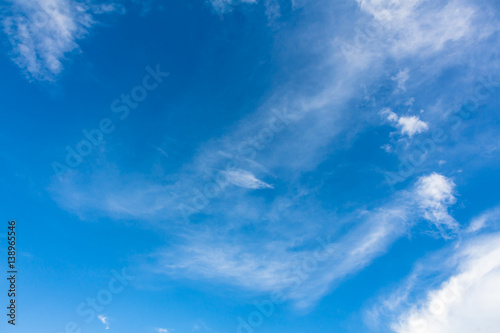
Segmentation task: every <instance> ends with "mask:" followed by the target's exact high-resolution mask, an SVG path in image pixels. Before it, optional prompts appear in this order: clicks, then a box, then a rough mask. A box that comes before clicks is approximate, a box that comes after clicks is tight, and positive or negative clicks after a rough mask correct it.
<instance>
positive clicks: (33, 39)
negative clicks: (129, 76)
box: [2, 0, 119, 80]
mask: <svg viewBox="0 0 500 333" xmlns="http://www.w3.org/2000/svg"><path fill="white" fill-rule="evenodd" d="M118 9H119V7H118V6H116V5H114V4H102V5H95V6H94V5H88V4H84V3H79V2H76V1H73V0H14V1H13V2H12V5H11V6H10V8H9V10H8V11H5V13H6V14H4V17H3V19H2V24H3V30H4V32H5V33H6V34H7V36H8V37H9V40H10V43H11V45H12V57H13V60H14V62H15V63H16V64H17V65H18V66H19V67H20V68H21V69H22V70H24V71H25V72H26V74H27V76H28V78H30V79H33V78H34V79H39V80H51V79H53V78H54V77H55V76H56V75H57V74H59V73H60V72H61V71H62V69H63V61H64V59H65V57H66V56H67V55H68V54H69V53H71V52H72V51H74V50H77V49H78V44H77V41H78V40H79V39H81V38H83V37H84V36H85V35H86V34H87V31H88V29H89V28H90V27H91V26H92V25H94V24H95V21H94V18H93V15H94V14H102V13H107V12H113V11H116V10H118Z"/></svg>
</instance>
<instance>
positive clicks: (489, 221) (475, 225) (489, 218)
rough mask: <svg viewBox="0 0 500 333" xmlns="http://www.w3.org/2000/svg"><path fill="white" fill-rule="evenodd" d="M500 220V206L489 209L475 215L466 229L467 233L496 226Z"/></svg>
mask: <svg viewBox="0 0 500 333" xmlns="http://www.w3.org/2000/svg"><path fill="white" fill-rule="evenodd" d="M499 221H500V206H497V207H494V208H492V209H489V210H487V211H486V212H484V213H482V214H480V215H479V216H476V217H474V218H473V219H472V220H471V222H470V223H469V227H468V228H467V229H466V230H465V231H466V232H467V233H477V232H479V231H481V230H483V229H485V228H488V227H496V226H497V224H498V222H499Z"/></svg>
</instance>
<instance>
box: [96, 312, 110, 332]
mask: <svg viewBox="0 0 500 333" xmlns="http://www.w3.org/2000/svg"><path fill="white" fill-rule="evenodd" d="M97 318H98V319H99V320H100V321H101V323H103V325H105V326H106V329H107V330H109V322H108V317H106V316H104V315H98V316H97Z"/></svg>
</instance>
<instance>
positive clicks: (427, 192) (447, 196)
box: [415, 173, 459, 236]
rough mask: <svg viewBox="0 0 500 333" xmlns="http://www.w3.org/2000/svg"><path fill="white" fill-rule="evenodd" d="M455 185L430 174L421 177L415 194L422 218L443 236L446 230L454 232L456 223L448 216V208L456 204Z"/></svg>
mask: <svg viewBox="0 0 500 333" xmlns="http://www.w3.org/2000/svg"><path fill="white" fill-rule="evenodd" d="M454 192H455V183H454V182H453V181H452V180H451V179H448V178H446V177H445V176H443V175H440V174H437V173H432V174H430V175H428V176H423V177H421V178H420V179H419V180H418V182H417V184H416V189H415V193H416V194H417V202H418V205H419V206H420V208H421V209H422V210H423V212H424V217H425V218H426V219H427V220H429V221H431V222H432V223H433V224H434V225H435V226H436V227H437V228H438V230H440V232H441V234H442V235H443V236H445V231H446V230H451V231H456V230H457V229H458V227H459V225H458V223H457V221H455V219H454V218H453V217H451V216H450V215H449V214H448V206H450V205H452V204H454V203H455V202H456V198H455V196H454Z"/></svg>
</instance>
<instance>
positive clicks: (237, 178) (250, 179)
mask: <svg viewBox="0 0 500 333" xmlns="http://www.w3.org/2000/svg"><path fill="white" fill-rule="evenodd" d="M223 173H224V174H225V175H226V176H227V177H228V180H229V182H230V183H232V184H233V185H236V186H239V187H244V188H249V189H263V188H273V186H271V185H269V184H267V183H265V182H263V181H261V180H259V179H257V178H255V176H254V175H253V174H252V173H251V172H249V171H246V170H232V171H223Z"/></svg>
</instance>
